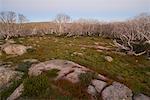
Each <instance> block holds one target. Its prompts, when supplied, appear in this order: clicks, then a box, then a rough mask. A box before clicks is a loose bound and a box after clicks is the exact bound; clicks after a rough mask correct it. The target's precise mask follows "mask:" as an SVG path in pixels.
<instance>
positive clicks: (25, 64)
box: [16, 61, 32, 72]
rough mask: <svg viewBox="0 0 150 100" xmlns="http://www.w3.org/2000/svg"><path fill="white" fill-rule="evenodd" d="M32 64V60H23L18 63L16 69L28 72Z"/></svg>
mask: <svg viewBox="0 0 150 100" xmlns="http://www.w3.org/2000/svg"><path fill="white" fill-rule="evenodd" d="M31 65H32V62H29V61H27V62H22V63H20V64H19V65H18V67H17V68H16V70H18V71H21V72H28V69H29V68H30V66H31Z"/></svg>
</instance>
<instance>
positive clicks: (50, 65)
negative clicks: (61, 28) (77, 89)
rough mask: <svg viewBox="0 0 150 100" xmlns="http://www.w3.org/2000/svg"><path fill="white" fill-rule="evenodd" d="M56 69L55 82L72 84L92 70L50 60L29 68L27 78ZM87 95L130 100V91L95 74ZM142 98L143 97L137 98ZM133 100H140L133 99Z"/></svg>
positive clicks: (18, 89) (68, 62)
mask: <svg viewBox="0 0 150 100" xmlns="http://www.w3.org/2000/svg"><path fill="white" fill-rule="evenodd" d="M52 69H57V70H59V71H58V72H57V74H58V76H57V77H56V78H55V80H59V79H61V80H63V79H65V80H68V81H70V82H72V83H78V82H80V78H79V75H80V74H81V73H85V74H86V73H87V72H93V71H92V70H90V69H88V68H86V67H84V66H81V65H79V64H76V63H74V62H72V61H67V60H50V61H46V62H41V63H38V64H33V65H32V66H31V67H30V68H29V72H28V75H29V76H38V75H40V74H41V73H44V72H46V71H48V70H52ZM22 91H23V86H19V87H18V88H17V89H16V90H15V91H14V92H13V93H12V95H11V96H10V97H9V98H8V100H14V99H16V98H18V97H19V96H20V95H21V92H22ZM87 93H89V94H90V95H91V98H95V97H96V96H99V97H100V98H102V99H103V100H132V97H133V93H132V91H131V90H130V89H129V88H128V87H127V86H125V85H124V84H121V83H119V82H113V81H112V80H110V79H109V78H106V77H105V76H103V75H101V74H96V77H94V78H92V80H91V82H90V83H88V85H87ZM138 98H143V96H141V97H138ZM135 100H140V99H137V97H135Z"/></svg>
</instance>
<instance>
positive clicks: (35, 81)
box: [23, 74, 49, 97]
mask: <svg viewBox="0 0 150 100" xmlns="http://www.w3.org/2000/svg"><path fill="white" fill-rule="evenodd" d="M23 85H24V91H23V96H27V97H34V96H39V95H43V94H45V93H46V92H47V90H48V89H49V81H48V77H47V76H46V75H44V74H43V75H39V76H33V77H30V78H27V79H25V80H24V82H23Z"/></svg>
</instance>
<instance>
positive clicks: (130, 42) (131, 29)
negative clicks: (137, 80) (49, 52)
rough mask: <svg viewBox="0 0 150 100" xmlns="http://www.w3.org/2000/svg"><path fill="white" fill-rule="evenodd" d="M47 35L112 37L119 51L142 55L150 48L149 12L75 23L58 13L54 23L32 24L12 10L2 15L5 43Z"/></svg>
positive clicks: (0, 27) (0, 26)
mask: <svg viewBox="0 0 150 100" xmlns="http://www.w3.org/2000/svg"><path fill="white" fill-rule="evenodd" d="M44 34H54V35H58V36H68V37H71V36H100V37H105V38H111V39H114V44H115V45H116V46H118V48H120V50H125V51H130V52H132V53H134V54H135V55H137V53H138V54H139V55H140V54H144V53H147V52H149V49H150V46H149V45H148V44H150V13H142V14H140V15H138V16H136V17H134V18H131V19H128V20H126V21H122V22H100V21H99V20H96V19H78V20H75V21H72V20H71V17H70V16H68V15H66V14H58V15H57V16H56V17H55V19H54V20H53V21H51V22H45V23H44V22H43V23H42V22H41V23H30V22H29V21H28V19H27V18H26V17H25V16H24V15H23V14H17V13H15V12H12V11H7V12H1V13H0V37H2V38H4V39H6V40H7V39H9V38H11V37H18V36H27V35H44ZM141 48H142V49H141Z"/></svg>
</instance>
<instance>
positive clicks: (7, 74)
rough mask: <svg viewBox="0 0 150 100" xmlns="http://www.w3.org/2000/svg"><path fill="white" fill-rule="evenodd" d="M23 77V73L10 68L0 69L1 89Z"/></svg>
mask: <svg viewBox="0 0 150 100" xmlns="http://www.w3.org/2000/svg"><path fill="white" fill-rule="evenodd" d="M22 75H23V74H22V73H20V72H17V71H13V70H11V69H10V68H5V67H0V89H1V88H3V86H6V85H7V84H8V83H10V82H11V81H12V80H18V79H20V78H21V77H22Z"/></svg>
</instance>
